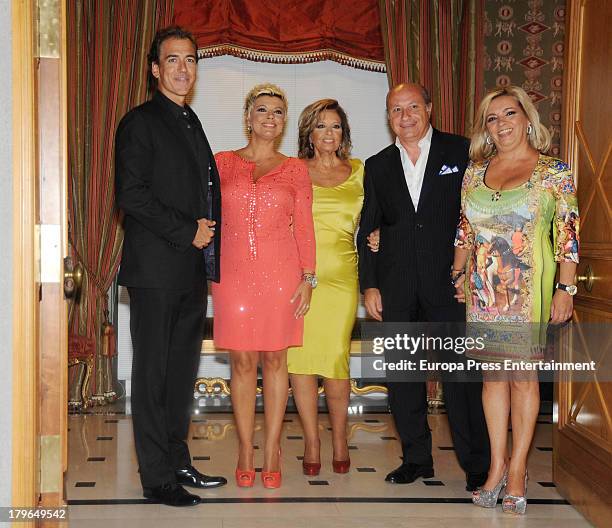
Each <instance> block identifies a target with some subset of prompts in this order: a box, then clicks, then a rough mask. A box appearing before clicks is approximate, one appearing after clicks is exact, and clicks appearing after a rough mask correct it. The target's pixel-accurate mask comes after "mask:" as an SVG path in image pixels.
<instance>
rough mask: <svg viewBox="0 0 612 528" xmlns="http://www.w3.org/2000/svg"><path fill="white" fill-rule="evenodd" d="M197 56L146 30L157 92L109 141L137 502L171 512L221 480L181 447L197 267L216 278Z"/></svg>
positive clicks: (188, 400) (202, 291)
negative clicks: (120, 235)
mask: <svg viewBox="0 0 612 528" xmlns="http://www.w3.org/2000/svg"><path fill="white" fill-rule="evenodd" d="M196 50H197V46H196V43H195V40H194V38H193V36H191V34H190V33H188V32H186V31H184V30H182V29H181V28H178V27H170V28H166V29H163V30H160V31H159V32H158V33H157V34H156V36H155V39H154V41H153V44H152V46H151V51H150V53H149V57H148V58H149V65H150V68H151V76H152V79H153V80H154V83H155V84H156V85H157V90H156V92H155V94H154V96H153V98H152V99H151V100H150V101H148V102H146V103H144V104H142V105H140V106H138V107H136V108H134V109H133V110H131V111H130V112H128V113H127V114H126V115H125V117H124V118H123V119H122V120H121V123H120V124H119V127H118V129H117V134H116V138H115V180H116V181H115V183H116V198H117V204H118V206H119V207H120V208H121V209H122V210H123V212H124V213H125V220H124V228H125V239H124V243H123V255H122V259H121V269H120V271H119V284H122V285H123V286H126V287H127V288H128V291H129V295H130V331H131V336H132V345H133V350H134V357H133V363H132V397H131V403H132V420H133V426H134V442H135V445H136V454H137V456H138V465H139V467H140V480H141V483H142V486H143V494H144V496H145V497H147V498H152V499H156V500H158V501H159V502H162V503H164V504H168V505H171V506H189V505H195V504H198V503H199V502H200V497H199V496H197V495H193V494H191V493H189V492H187V491H186V490H185V489H184V488H183V487H182V485H187V486H192V487H196V488H210V487H215V486H221V485H223V484H225V483H226V480H225V479H224V478H223V477H209V476H207V475H203V474H202V473H200V472H199V471H198V470H197V469H195V468H194V467H193V466H192V465H191V456H190V454H189V448H188V446H187V442H186V438H187V435H188V431H189V422H190V415H191V406H192V404H193V386H194V382H195V378H196V375H197V369H198V365H199V360H200V351H201V347H202V338H203V333H204V322H205V315H206V299H207V285H206V271H207V268H208V269H209V271H210V274H211V278H212V279H213V280H218V279H219V241H220V237H219V227H220V224H221V223H220V215H221V197H220V194H219V176H218V173H217V169H216V166H215V161H214V158H213V154H212V151H211V149H210V146H209V144H208V140H207V139H206V136H205V134H204V131H203V130H202V125H201V124H200V121H199V120H198V118H197V116H196V115H195V113H194V112H193V110H192V109H191V108H190V107H189V106H188V105H187V104H186V103H185V98H186V96H187V95H188V94H189V92H190V91H191V89H192V88H193V85H194V83H195V80H196V74H197V66H196V63H197V56H196ZM215 227H216V236H214V235H215ZM213 236H214V238H213ZM204 248H206V250H205V249H204ZM212 248H214V254H213V253H212V252H210V249H212ZM205 251H206V252H207V255H206V256H205V254H204V253H205Z"/></svg>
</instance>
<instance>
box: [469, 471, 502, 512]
mask: <svg viewBox="0 0 612 528" xmlns="http://www.w3.org/2000/svg"><path fill="white" fill-rule="evenodd" d="M507 483H508V471H505V472H504V475H503V477H502V478H501V480H500V481H499V482H498V483H497V486H495V487H494V488H493V489H492V490H488V489H484V488H478V495H476V494H474V495H473V496H472V502H473V503H474V504H475V505H476V506H480V507H481V508H495V506H497V499H498V497H499V494H500V493H501V492H502V490H503V489H504V488H505V487H506V484H507Z"/></svg>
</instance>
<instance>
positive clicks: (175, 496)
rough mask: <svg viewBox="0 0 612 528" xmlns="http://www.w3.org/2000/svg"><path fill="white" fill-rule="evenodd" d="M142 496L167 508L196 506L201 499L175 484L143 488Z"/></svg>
mask: <svg viewBox="0 0 612 528" xmlns="http://www.w3.org/2000/svg"><path fill="white" fill-rule="evenodd" d="M142 494H143V495H144V496H145V497H146V498H147V499H153V500H155V501H157V502H160V503H161V504H165V505H166V506H195V505H196V504H200V501H201V499H200V497H198V496H197V495H192V494H191V493H189V492H188V491H187V490H186V489H185V488H183V486H180V485H179V484H175V483H168V484H164V485H163V486H158V487H156V488H143V490H142Z"/></svg>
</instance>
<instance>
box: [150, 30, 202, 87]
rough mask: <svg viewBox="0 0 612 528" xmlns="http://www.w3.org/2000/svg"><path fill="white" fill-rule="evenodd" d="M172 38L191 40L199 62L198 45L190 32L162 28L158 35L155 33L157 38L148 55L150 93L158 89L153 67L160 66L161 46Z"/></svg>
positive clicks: (154, 39)
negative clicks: (154, 65)
mask: <svg viewBox="0 0 612 528" xmlns="http://www.w3.org/2000/svg"><path fill="white" fill-rule="evenodd" d="M171 38H175V39H186V40H190V41H191V43H192V44H193V51H194V54H195V56H196V61H197V60H198V43H197V42H196V39H195V38H194V36H193V35H192V34H191V33H190V32H189V31H187V30H186V29H183V28H182V27H180V26H168V27H165V28H161V29H160V30H159V31H158V32H157V33H155V37H154V38H153V42H152V43H151V48H150V49H149V54H148V55H147V60H148V62H149V76H148V86H149V91H150V92H153V91H155V89H156V88H157V79H156V78H155V77H153V73H152V71H151V67H152V66H153V63H155V64H159V53H160V51H161V45H162V44H163V42H164V41H166V40H168V39H171Z"/></svg>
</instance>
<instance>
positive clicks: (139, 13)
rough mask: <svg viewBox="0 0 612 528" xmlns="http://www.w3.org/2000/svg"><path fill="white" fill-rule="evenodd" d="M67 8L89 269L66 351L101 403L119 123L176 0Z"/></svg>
mask: <svg viewBox="0 0 612 528" xmlns="http://www.w3.org/2000/svg"><path fill="white" fill-rule="evenodd" d="M67 8H68V10H67V25H68V61H69V64H70V68H69V69H68V158H69V163H68V182H69V187H68V214H69V236H70V244H71V249H72V252H73V255H74V256H75V257H76V259H77V260H78V261H79V262H80V263H81V265H82V266H83V268H84V271H85V274H84V281H83V286H82V292H81V295H80V299H79V301H78V302H77V303H75V304H73V305H71V312H70V339H69V356H70V358H71V359H77V358H78V359H86V360H88V361H89V362H91V363H92V366H93V369H94V371H93V373H92V374H93V378H92V379H93V385H92V386H91V387H89V388H87V387H86V388H85V390H83V391H81V389H80V388H78V390H73V391H72V392H74V393H75V394H82V393H85V398H86V400H89V399H90V396H91V394H92V393H93V395H94V396H95V399H96V401H97V402H98V403H104V393H105V392H110V391H108V390H107V389H105V388H104V387H102V386H100V385H102V383H101V382H100V380H108V376H109V375H110V373H109V372H106V371H107V370H108V369H109V365H110V362H109V361H108V359H107V360H105V361H101V359H102V358H101V355H102V354H106V355H112V353H113V350H112V346H110V347H109V346H107V347H104V346H103V343H104V340H105V336H106V337H108V335H109V332H112V327H110V328H109V326H108V325H105V324H104V323H105V310H106V309H107V291H108V289H109V287H110V285H111V284H112V281H113V279H114V276H115V272H116V271H117V267H118V265H119V257H120V252H121V244H122V242H123V232H122V230H121V225H120V222H119V214H118V212H117V210H116V208H115V197H114V169H113V157H114V136H115V129H116V128H117V125H118V124H119V120H120V119H121V117H123V115H124V114H125V113H126V112H127V111H128V110H129V109H130V108H132V107H133V106H136V105H137V104H140V103H142V102H144V100H145V98H146V79H147V69H148V66H147V58H146V57H147V52H148V49H149V46H150V44H151V41H152V40H153V35H154V33H155V31H156V28H158V27H161V26H164V25H168V23H169V22H170V21H171V19H172V0H147V1H146V2H134V1H131V0H83V1H79V2H68V3H67ZM109 344H111V345H112V343H109ZM92 356H93V357H92ZM103 370H104V372H102V371H103ZM87 379H89V377H87V378H86V380H87ZM85 383H87V381H85ZM81 403H83V404H87V403H88V401H84V402H81Z"/></svg>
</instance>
